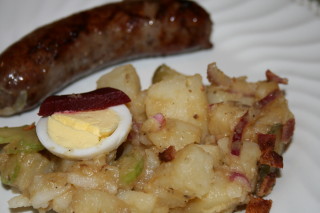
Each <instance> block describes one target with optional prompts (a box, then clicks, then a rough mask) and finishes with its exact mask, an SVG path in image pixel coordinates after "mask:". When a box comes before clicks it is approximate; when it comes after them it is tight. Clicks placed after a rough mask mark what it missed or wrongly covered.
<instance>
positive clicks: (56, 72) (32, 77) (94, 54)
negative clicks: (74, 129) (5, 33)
mask: <svg viewBox="0 0 320 213" xmlns="http://www.w3.org/2000/svg"><path fill="white" fill-rule="evenodd" d="M211 29H212V21H211V20H210V15H209V14H208V13H207V12H206V11H205V10H204V9H203V8H201V7H200V6H199V5H198V4H197V3H195V2H191V1H187V0H130V1H128V0H127V1H123V2H116V3H110V4H106V5H103V6H100V7H97V8H93V9H91V10H87V11H83V12H79V13H77V14H74V15H71V16H69V17H66V18H64V19H61V20H58V21H56V22H53V23H51V24H49V25H46V26H43V27H40V28H38V29H36V30H35V31H33V32H31V33H30V34H28V35H26V36H25V37H23V38H22V39H21V40H19V41H18V42H16V43H14V44H13V45H11V46H10V47H8V48H7V49H6V50H5V51H4V52H3V53H2V54H1V55H0V116H10V115H13V114H17V113H21V112H23V111H26V110H29V109H32V108H34V107H35V106H37V105H38V104H39V102H41V101H42V100H43V99H44V98H45V97H47V96H48V95H50V94H52V93H54V92H56V91H58V90H59V89H61V88H63V87H64V86H66V85H67V84H69V83H71V82H73V81H74V80H76V79H78V78H80V77H83V76H86V75H88V74H90V73H92V72H93V71H96V70H99V69H101V68H103V67H106V66H110V65H113V64H115V63H119V62H123V61H126V60H131V59H137V58H142V57H151V56H163V55H170V54H178V53H183V52H188V51H194V50H199V49H206V48H210V47H211V46H212V44H211V42H210V34H211Z"/></svg>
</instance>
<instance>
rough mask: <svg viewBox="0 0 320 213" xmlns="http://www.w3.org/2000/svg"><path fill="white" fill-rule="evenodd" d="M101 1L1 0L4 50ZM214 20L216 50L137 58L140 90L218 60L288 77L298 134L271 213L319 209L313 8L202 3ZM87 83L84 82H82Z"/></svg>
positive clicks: (82, 86)
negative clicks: (166, 71) (163, 70)
mask: <svg viewBox="0 0 320 213" xmlns="http://www.w3.org/2000/svg"><path fill="white" fill-rule="evenodd" d="M104 2H107V1H103V0H91V1H79V0H69V1H64V0H54V1H53V0H51V1H50V0H28V1H25V0H0V32H1V37H0V51H3V50H4V49H5V48H6V47H7V46H8V45H9V44H11V43H13V42H14V41H16V40H17V39H18V38H20V37H21V36H22V35H24V34H25V33H28V32H29V31H31V30H32V29H34V28H35V27H37V26H39V25H42V24H45V23H48V22H50V21H53V20H55V19H57V18H60V17H63V16H66V15H68V14H70V13H72V12H75V11H78V10H82V9H85V8H90V7H92V6H96V5H100V4H102V3H104ZM199 2H200V4H202V5H203V6H204V7H205V8H206V9H207V10H208V11H209V12H210V13H211V16H212V18H213V20H214V22H215V25H214V34H213V36H212V38H213V39H212V40H213V41H214V44H215V47H214V48H213V49H212V50H208V51H201V52H196V53H191V54H184V55H180V56H172V57H165V58H154V59H144V60H137V61H133V62H132V64H133V65H134V66H135V67H136V68H137V70H138V72H139V74H140V76H141V78H142V83H143V87H144V88H146V87H147V85H149V84H150V78H151V75H152V72H153V70H154V69H155V68H156V67H157V66H158V65H160V64H162V63H166V64H168V65H170V66H172V67H174V68H175V69H177V70H179V71H182V72H185V73H190V74H191V73H202V74H203V76H205V72H206V67H207V64H208V63H210V62H213V61H216V62H217V63H218V66H219V67H220V68H221V69H222V70H224V71H225V72H226V73H227V74H229V75H232V76H239V75H248V76H249V80H259V79H264V72H265V70H266V69H271V70H272V71H274V72H275V73H277V74H279V75H280V76H284V77H287V78H289V85H288V86H286V87H284V89H285V90H286V92H287V98H288V100H289V105H290V108H291V110H292V111H293V113H294V114H295V116H296V121H297V125H296V131H295V135H294V140H293V143H292V145H291V146H290V148H289V150H288V151H287V152H286V153H285V155H284V169H283V170H282V177H281V178H280V179H278V180H277V184H276V186H275V188H274V190H273V192H272V194H271V195H270V198H271V199H272V200H273V201H274V202H273V207H272V210H271V212H272V213H283V212H290V213H295V212H297V213H301V212H308V213H311V212H314V213H316V212H319V210H320V184H318V181H319V180H320V168H319V165H320V160H319V157H318V155H319V150H320V143H319V141H318V140H319V138H320V131H319V130H318V128H319V125H320V124H319V120H320V110H319V106H320V99H319V98H320V17H319V15H316V13H317V11H316V10H314V9H312V8H311V6H310V5H311V4H308V3H304V1H301V0H300V1H299V2H293V1H290V0H268V1H266V0H199ZM110 69H111V68H108V69H105V70H104V71H101V72H99V73H96V74H94V75H92V76H90V77H88V78H86V79H84V80H82V81H79V82H76V83H74V84H72V85H70V86H69V87H67V88H66V89H65V90H63V91H62V92H61V93H71V92H84V91H88V90H91V89H94V88H95V81H96V80H97V79H98V77H99V76H101V75H102V74H103V73H105V72H107V71H109V70H110ZM84 82H85V83H84ZM36 113H37V110H34V111H32V112H29V113H25V114H23V115H21V116H14V117H10V118H0V126H17V125H23V124H26V123H32V122H35V121H36V120H37V119H38V117H37V116H36ZM0 194H1V195H0V197H1V199H0V212H2V213H7V212H10V211H9V209H8V204H7V201H8V200H9V199H10V198H11V197H12V196H13V194H12V192H11V191H9V190H7V189H5V188H4V187H0Z"/></svg>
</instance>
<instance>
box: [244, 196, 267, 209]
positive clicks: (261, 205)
mask: <svg viewBox="0 0 320 213" xmlns="http://www.w3.org/2000/svg"><path fill="white" fill-rule="evenodd" d="M271 206H272V200H264V199H262V198H259V197H251V199H250V201H249V203H248V205H247V208H246V213H269V212H270V209H271Z"/></svg>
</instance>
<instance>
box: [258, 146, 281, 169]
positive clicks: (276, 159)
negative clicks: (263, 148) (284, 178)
mask: <svg viewBox="0 0 320 213" xmlns="http://www.w3.org/2000/svg"><path fill="white" fill-rule="evenodd" d="M259 162H260V163H261V164H266V165H269V166H271V167H275V168H283V157H282V156H281V155H279V154H278V153H276V152H275V151H273V150H268V151H267V152H264V153H262V155H261V156H260V160H259Z"/></svg>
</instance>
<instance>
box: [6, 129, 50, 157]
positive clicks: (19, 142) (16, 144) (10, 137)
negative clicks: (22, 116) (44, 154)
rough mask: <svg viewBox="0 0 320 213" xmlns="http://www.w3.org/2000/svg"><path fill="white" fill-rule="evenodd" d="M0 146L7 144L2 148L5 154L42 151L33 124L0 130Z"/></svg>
mask: <svg viewBox="0 0 320 213" xmlns="http://www.w3.org/2000/svg"><path fill="white" fill-rule="evenodd" d="M0 144H8V145H6V146H5V147H4V148H3V150H4V152H5V153H7V154H17V153H21V152H25V153H31V152H38V151H41V150H43V149H44V147H43V146H42V144H41V143H40V141H39V139H38V136H37V134H36V130H35V127H34V125H33V124H32V125H24V126H20V127H2V128H0Z"/></svg>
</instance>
